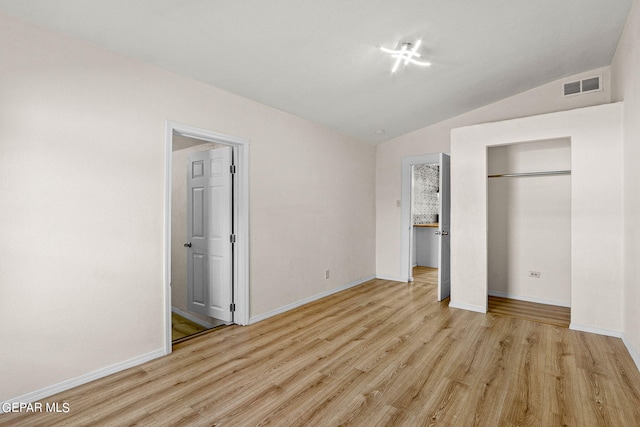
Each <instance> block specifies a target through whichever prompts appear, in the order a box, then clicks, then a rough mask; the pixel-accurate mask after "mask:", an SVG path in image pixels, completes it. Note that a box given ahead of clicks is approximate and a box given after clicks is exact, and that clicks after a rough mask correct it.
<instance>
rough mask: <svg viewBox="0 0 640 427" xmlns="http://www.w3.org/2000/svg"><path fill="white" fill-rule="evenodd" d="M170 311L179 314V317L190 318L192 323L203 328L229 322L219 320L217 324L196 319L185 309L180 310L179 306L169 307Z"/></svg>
mask: <svg viewBox="0 0 640 427" xmlns="http://www.w3.org/2000/svg"><path fill="white" fill-rule="evenodd" d="M171 312H172V313H175V314H177V315H179V316H181V317H184V318H185V319H187V320H191V321H192V322H193V323H197V324H198V325H200V326H202V327H203V328H207V329H212V328H215V327H217V326H219V325H220V324H223V325H227V324H229V323H227V322H223V321H221V320H220V323H217V324H215V323H209V322H207V321H206V320H202V319H198V318H197V317H196V316H194V315H192V314H190V313H187V312H186V311H182V310H180V309H179V308H176V307H171Z"/></svg>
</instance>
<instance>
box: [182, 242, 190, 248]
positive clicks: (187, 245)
mask: <svg viewBox="0 0 640 427" xmlns="http://www.w3.org/2000/svg"><path fill="white" fill-rule="evenodd" d="M183 246H184V247H185V248H190V247H191V242H187V243H185V244H184V245H183Z"/></svg>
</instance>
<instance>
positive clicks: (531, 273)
mask: <svg viewBox="0 0 640 427" xmlns="http://www.w3.org/2000/svg"><path fill="white" fill-rule="evenodd" d="M529 277H533V278H534V279H539V278H540V272H539V271H529Z"/></svg>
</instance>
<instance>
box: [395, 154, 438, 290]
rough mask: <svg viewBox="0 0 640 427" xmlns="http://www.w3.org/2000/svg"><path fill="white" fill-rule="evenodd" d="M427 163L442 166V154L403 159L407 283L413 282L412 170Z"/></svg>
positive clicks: (402, 242) (402, 270)
mask: <svg viewBox="0 0 640 427" xmlns="http://www.w3.org/2000/svg"><path fill="white" fill-rule="evenodd" d="M425 163H429V164H433V163H438V164H440V153H433V154H420V155H417V156H406V157H403V158H402V184H401V193H400V201H401V202H400V215H401V220H400V223H401V227H402V228H401V233H400V278H401V279H402V280H403V281H405V282H410V281H411V280H413V274H412V268H411V267H412V266H411V247H412V245H413V241H412V238H411V236H412V233H411V232H412V231H413V224H412V221H411V199H412V194H411V170H412V168H413V166H415V165H422V164H425Z"/></svg>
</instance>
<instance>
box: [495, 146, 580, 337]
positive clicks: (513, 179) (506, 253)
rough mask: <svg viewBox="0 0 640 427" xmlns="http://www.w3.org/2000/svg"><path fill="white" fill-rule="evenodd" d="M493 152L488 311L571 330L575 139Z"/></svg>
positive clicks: (500, 149) (502, 147) (500, 147)
mask: <svg viewBox="0 0 640 427" xmlns="http://www.w3.org/2000/svg"><path fill="white" fill-rule="evenodd" d="M487 150H488V151H487V171H488V175H487V180H488V182H487V188H488V195H487V197H488V206H487V209H488V236H487V237H488V281H487V282H488V299H489V301H488V303H489V304H488V307H489V312H493V313H498V314H506V315H512V316H516V317H524V318H528V319H532V320H537V321H540V322H543V323H550V324H554V325H558V326H564V327H569V324H570V307H571V140H570V138H560V139H554V140H544V141H529V142H519V143H513V144H507V145H500V146H492V147H488V148H487Z"/></svg>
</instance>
